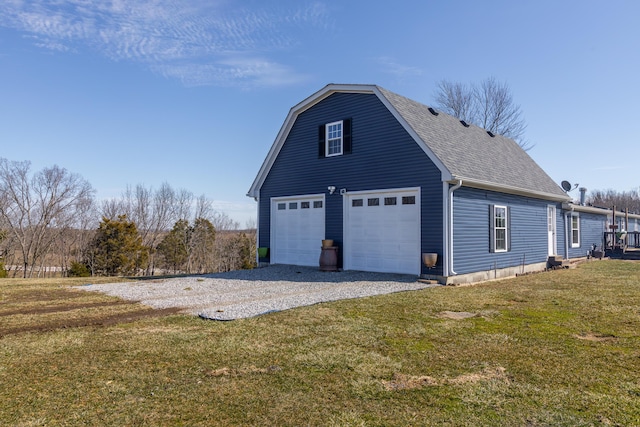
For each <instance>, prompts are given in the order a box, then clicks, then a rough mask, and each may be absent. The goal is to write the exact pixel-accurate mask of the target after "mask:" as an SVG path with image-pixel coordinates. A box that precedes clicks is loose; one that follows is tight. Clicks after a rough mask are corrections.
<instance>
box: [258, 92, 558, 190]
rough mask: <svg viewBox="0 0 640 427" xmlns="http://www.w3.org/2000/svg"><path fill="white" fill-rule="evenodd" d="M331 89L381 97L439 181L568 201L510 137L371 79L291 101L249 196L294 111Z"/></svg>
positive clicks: (280, 142) (282, 138)
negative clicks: (434, 169) (430, 163)
mask: <svg viewBox="0 0 640 427" xmlns="http://www.w3.org/2000/svg"><path fill="white" fill-rule="evenodd" d="M334 93H369V94H373V95H375V96H377V97H378V99H380V101H381V102H382V103H383V104H384V105H385V106H386V107H387V108H388V109H389V111H390V112H391V113H392V114H393V115H394V117H395V118H396V119H397V120H398V122H399V123H400V124H401V125H402V126H403V127H404V128H405V130H406V131H407V132H408V133H409V134H410V135H411V136H412V137H413V139H414V140H415V141H416V143H417V144H419V145H420V147H421V148H422V149H423V151H424V152H425V153H426V154H427V155H428V156H429V158H431V160H432V161H433V162H434V164H435V165H436V166H437V167H438V168H439V169H440V171H441V174H442V180H443V181H457V180H462V184H463V185H464V186H469V187H476V188H485V189H489V190H494V191H500V192H505V193H510V194H518V195H524V196H531V197H536V198H542V199H548V200H556V201H569V200H570V197H569V196H567V194H566V193H565V192H564V191H563V190H562V189H561V188H560V186H559V185H558V184H556V183H555V182H554V181H553V179H551V177H549V175H547V174H546V172H545V171H544V170H542V168H541V167H540V166H538V164H537V163H536V162H535V161H534V160H533V159H532V158H531V157H530V156H529V155H528V154H527V153H526V152H525V151H524V150H523V149H522V148H521V147H520V146H519V145H518V144H517V143H516V142H515V141H514V140H512V139H510V138H506V137H503V136H501V135H492V134H489V133H488V132H487V131H485V130H484V129H481V128H479V127H477V126H474V125H466V124H463V123H462V122H461V121H460V120H458V119H457V118H455V117H453V116H450V115H448V114H445V113H442V112H436V111H435V110H433V109H432V108H429V107H428V106H426V105H424V104H421V103H419V102H416V101H413V100H411V99H409V98H405V97H404V96H401V95H398V94H396V93H393V92H390V91H388V90H386V89H384V88H381V87H379V86H376V85H340V84H329V85H327V86H325V87H324V88H322V89H321V90H319V91H318V92H316V93H315V94H313V95H311V96H310V97H308V98H307V99H305V100H304V101H302V102H300V103H299V104H297V105H296V106H294V107H293V108H292V109H291V110H290V111H289V114H288V116H287V118H286V120H285V122H284V124H283V126H282V128H281V129H280V132H279V133H278V136H277V137H276V140H275V142H274V144H273V146H272V147H271V150H270V151H269V153H268V155H267V158H266V159H265V161H264V163H263V165H262V167H261V168H260V171H259V172H258V175H257V176H256V179H255V180H254V182H253V185H252V186H251V188H250V190H249V192H248V194H247V195H248V196H251V197H258V194H259V188H260V187H261V185H262V183H263V182H264V180H265V179H266V177H267V174H268V173H269V169H270V168H271V166H272V165H273V162H274V161H275V158H276V157H277V155H278V153H279V151H280V148H281V147H282V145H283V144H284V142H285V140H286V138H287V135H288V133H289V131H290V129H291V127H292V126H293V123H294V122H295V120H296V118H297V116H298V115H299V114H300V113H302V112H304V111H306V110H307V109H309V108H311V107H312V106H314V105H315V104H317V103H319V102H320V101H322V100H323V99H325V98H327V97H329V96H331V95H332V94H334Z"/></svg>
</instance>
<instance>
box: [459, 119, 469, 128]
mask: <svg viewBox="0 0 640 427" xmlns="http://www.w3.org/2000/svg"><path fill="white" fill-rule="evenodd" d="M460 123H462V126H464V127H466V128H468V127H469V123H467V122H465V121H464V120H460Z"/></svg>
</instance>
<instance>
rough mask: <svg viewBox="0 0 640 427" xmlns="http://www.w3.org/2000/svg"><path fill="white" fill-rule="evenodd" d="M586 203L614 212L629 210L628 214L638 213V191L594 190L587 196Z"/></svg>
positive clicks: (639, 204)
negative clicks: (613, 210) (614, 210)
mask: <svg viewBox="0 0 640 427" xmlns="http://www.w3.org/2000/svg"><path fill="white" fill-rule="evenodd" d="M587 203H588V204H590V205H593V206H597V207H601V208H608V209H612V208H613V206H615V207H616V210H622V211H624V210H625V209H629V212H632V213H640V189H635V190H631V191H621V192H618V191H615V190H611V189H609V190H594V191H592V192H591V193H590V194H589V198H588V199H587Z"/></svg>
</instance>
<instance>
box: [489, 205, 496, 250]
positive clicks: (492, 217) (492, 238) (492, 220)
mask: <svg viewBox="0 0 640 427" xmlns="http://www.w3.org/2000/svg"><path fill="white" fill-rule="evenodd" d="M495 227H496V210H495V209H494V205H489V252H491V253H493V252H495V251H496V228H495Z"/></svg>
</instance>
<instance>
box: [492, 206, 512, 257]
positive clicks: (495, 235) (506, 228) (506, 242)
mask: <svg viewBox="0 0 640 427" xmlns="http://www.w3.org/2000/svg"><path fill="white" fill-rule="evenodd" d="M498 209H504V227H497V226H496V217H497V215H496V211H497V210H498ZM507 215H509V210H508V209H507V207H506V206H501V205H493V248H494V251H495V252H508V251H509V218H507ZM498 230H504V249H498V233H497V231H498Z"/></svg>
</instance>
